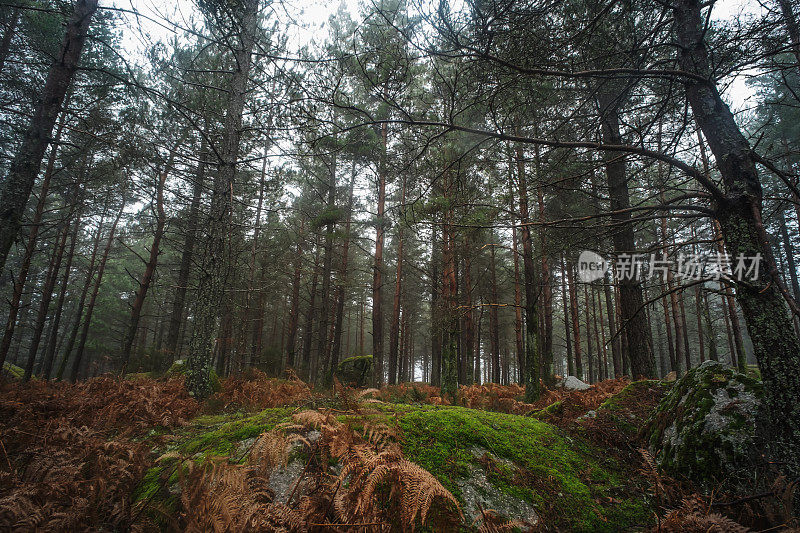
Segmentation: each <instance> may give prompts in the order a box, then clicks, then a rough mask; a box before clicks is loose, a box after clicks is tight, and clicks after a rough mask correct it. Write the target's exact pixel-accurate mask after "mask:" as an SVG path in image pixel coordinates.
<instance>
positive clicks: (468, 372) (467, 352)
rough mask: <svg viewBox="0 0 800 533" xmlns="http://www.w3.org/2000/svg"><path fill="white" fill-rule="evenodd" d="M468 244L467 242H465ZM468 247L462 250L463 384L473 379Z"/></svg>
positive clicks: (472, 325) (473, 358)
mask: <svg viewBox="0 0 800 533" xmlns="http://www.w3.org/2000/svg"><path fill="white" fill-rule="evenodd" d="M467 246H469V244H467ZM470 254H471V251H470V250H469V249H467V250H465V251H464V298H465V299H466V311H465V312H464V385H471V384H472V383H473V382H474V381H475V310H474V309H473V306H474V301H473V300H472V258H471V257H470Z"/></svg>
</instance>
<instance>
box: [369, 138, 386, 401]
mask: <svg viewBox="0 0 800 533" xmlns="http://www.w3.org/2000/svg"><path fill="white" fill-rule="evenodd" d="M388 139H389V130H388V126H387V125H386V124H382V125H381V142H382V148H381V156H380V162H379V163H378V213H377V220H376V224H375V262H374V264H373V267H372V268H373V270H372V368H373V375H372V382H373V385H375V386H380V385H381V384H383V355H384V354H383V304H382V301H381V298H382V292H383V242H384V239H385V235H384V231H385V230H384V225H385V221H384V220H383V219H384V216H385V209H386V172H387V168H386V166H387V161H386V159H387V153H386V150H387V146H388Z"/></svg>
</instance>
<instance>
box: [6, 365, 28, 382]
mask: <svg viewBox="0 0 800 533" xmlns="http://www.w3.org/2000/svg"><path fill="white" fill-rule="evenodd" d="M3 376H5V377H6V378H8V379H13V380H20V379H22V378H23V377H24V376H25V370H24V369H22V368H20V367H18V366H17V365H15V364H12V363H9V362H8V361H6V362H4V363H3Z"/></svg>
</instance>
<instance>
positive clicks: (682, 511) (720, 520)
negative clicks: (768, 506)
mask: <svg viewBox="0 0 800 533" xmlns="http://www.w3.org/2000/svg"><path fill="white" fill-rule="evenodd" d="M654 531H660V532H664V533H747V532H748V531H751V530H750V529H749V528H746V527H744V526H743V525H741V524H739V523H738V522H735V521H734V520H731V519H730V518H728V517H726V516H723V515H721V514H718V513H712V512H709V506H708V504H706V503H705V502H704V501H703V499H702V498H700V496H698V495H693V496H691V497H688V498H684V499H683V500H682V501H681V506H680V507H678V508H677V509H673V510H671V511H669V512H668V513H667V514H666V516H665V517H664V518H663V519H661V520H660V521H659V524H658V526H656V528H654Z"/></svg>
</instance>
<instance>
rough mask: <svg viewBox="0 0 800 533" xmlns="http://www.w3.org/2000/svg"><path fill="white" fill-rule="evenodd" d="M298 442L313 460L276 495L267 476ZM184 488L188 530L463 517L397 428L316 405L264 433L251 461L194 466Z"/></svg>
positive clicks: (407, 526) (357, 526) (388, 524)
mask: <svg viewBox="0 0 800 533" xmlns="http://www.w3.org/2000/svg"><path fill="white" fill-rule="evenodd" d="M293 443H299V445H300V446H302V447H303V448H304V449H306V450H307V452H308V458H307V459H304V465H305V466H304V467H303V470H302V472H301V473H300V474H299V476H298V477H297V478H296V479H294V480H293V482H292V483H293V484H292V489H291V492H290V494H289V496H288V498H286V499H285V501H276V498H275V496H274V494H273V493H272V491H271V489H270V488H269V487H270V476H271V475H272V473H273V472H275V469H276V468H280V467H282V466H283V465H285V464H286V459H287V458H288V457H289V456H290V454H291V453H292V451H291V450H292V449H293ZM332 464H335V465H338V466H337V469H338V471H332V470H331V469H330V465H332ZM182 486H183V490H184V493H183V496H182V499H183V504H184V521H185V525H186V528H187V530H190V531H242V530H262V531H304V530H307V529H309V528H322V529H331V528H334V527H335V528H336V529H338V530H342V531H347V530H350V528H352V530H353V531H357V530H360V531H363V527H362V526H364V525H371V527H372V530H373V531H384V530H386V531H388V530H390V529H391V528H392V527H395V528H396V527H400V528H401V529H403V530H413V529H414V528H415V526H417V525H421V524H430V525H434V524H435V525H437V526H441V525H444V529H452V528H453V527H455V526H456V524H457V523H459V522H460V520H461V518H462V515H461V511H460V509H459V506H458V502H457V500H456V499H455V497H454V496H453V495H452V494H451V493H450V492H449V491H448V490H447V489H445V488H444V486H443V485H442V484H441V483H440V482H439V481H438V480H437V479H436V478H435V477H434V476H433V475H432V474H431V473H430V472H428V471H427V470H425V469H423V468H421V467H420V466H418V465H416V464H414V463H412V462H410V461H408V460H406V459H405V458H403V454H402V452H401V451H400V447H399V445H398V444H397V441H396V435H395V433H394V430H392V429H390V428H389V427H387V426H385V425H381V424H369V423H368V424H366V425H365V427H363V428H362V429H361V430H359V431H354V430H353V429H352V428H351V427H350V426H349V425H347V424H345V423H343V422H341V421H339V420H337V418H336V417H335V416H333V414H332V413H330V412H321V411H315V410H307V411H302V412H299V413H296V414H295V415H294V416H293V420H292V423H290V424H285V425H282V426H279V427H276V428H275V429H273V430H271V431H269V432H266V433H264V434H262V435H261V436H260V437H259V438H258V439H257V440H256V442H255V443H254V444H253V447H252V451H251V454H250V456H249V464H248V465H231V464H228V463H227V462H226V461H224V460H218V461H214V462H211V463H209V464H208V465H206V466H203V467H197V466H194V467H192V468H191V469H190V471H189V472H188V474H187V475H186V476H185V479H184V480H183V481H182ZM433 507H436V508H437V510H438V512H437V513H436V514H435V519H433V518H432V517H433V516H434V513H432V512H431V509H432V508H433ZM441 529H442V528H441V527H437V530H441Z"/></svg>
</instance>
